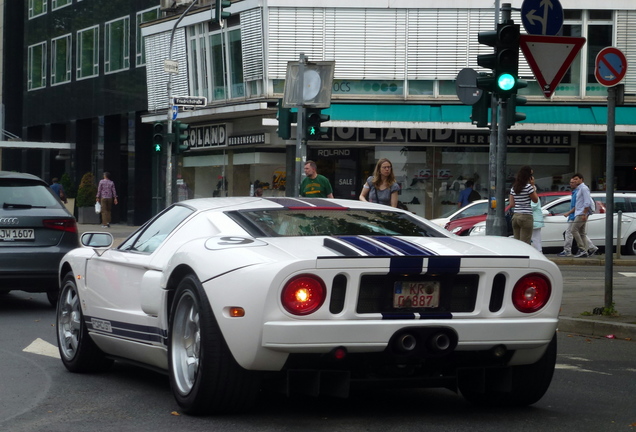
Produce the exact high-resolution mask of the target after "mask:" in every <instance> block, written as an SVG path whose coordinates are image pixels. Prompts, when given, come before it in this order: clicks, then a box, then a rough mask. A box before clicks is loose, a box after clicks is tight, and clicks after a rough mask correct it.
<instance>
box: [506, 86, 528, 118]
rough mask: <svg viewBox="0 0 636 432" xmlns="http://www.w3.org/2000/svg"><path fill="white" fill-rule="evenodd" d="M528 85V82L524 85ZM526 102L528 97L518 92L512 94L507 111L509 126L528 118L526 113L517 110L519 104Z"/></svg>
mask: <svg viewBox="0 0 636 432" xmlns="http://www.w3.org/2000/svg"><path fill="white" fill-rule="evenodd" d="M524 83H525V81H524ZM526 86H527V84H526V85H525V86H523V87H526ZM526 102H528V99H526V98H525V97H523V96H519V95H517V94H513V95H512V96H510V99H508V108H507V109H508V112H507V124H508V126H512V125H513V124H515V123H516V122H520V121H524V120H525V119H526V114H525V113H518V112H517V107H518V106H519V105H525V104H526Z"/></svg>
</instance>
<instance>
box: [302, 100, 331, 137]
mask: <svg viewBox="0 0 636 432" xmlns="http://www.w3.org/2000/svg"><path fill="white" fill-rule="evenodd" d="M329 118H330V116H328V115H327V114H322V110H321V109H320V108H307V109H306V111H305V126H306V127H305V131H306V133H305V138H306V139H319V138H320V137H321V136H322V135H323V134H326V133H327V132H328V131H329V128H326V127H321V123H323V122H326V121H329Z"/></svg>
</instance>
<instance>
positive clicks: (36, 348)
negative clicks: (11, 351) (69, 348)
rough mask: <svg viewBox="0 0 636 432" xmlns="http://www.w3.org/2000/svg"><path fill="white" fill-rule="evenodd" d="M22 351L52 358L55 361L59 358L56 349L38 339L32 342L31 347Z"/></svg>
mask: <svg viewBox="0 0 636 432" xmlns="http://www.w3.org/2000/svg"><path fill="white" fill-rule="evenodd" d="M22 351H24V352H28V353H33V354H39V355H43V356H48V357H54V358H57V359H59V358H60V352H59V351H58V349H57V347H56V346H55V345H52V344H50V343H48V342H46V341H44V340H42V339H40V338H37V339H36V340H34V341H33V342H32V343H31V345H29V346H28V347H26V348H25V349H23V350H22Z"/></svg>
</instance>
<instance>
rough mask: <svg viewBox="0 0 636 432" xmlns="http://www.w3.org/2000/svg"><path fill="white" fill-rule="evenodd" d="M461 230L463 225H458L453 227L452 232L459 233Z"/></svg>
mask: <svg viewBox="0 0 636 432" xmlns="http://www.w3.org/2000/svg"><path fill="white" fill-rule="evenodd" d="M461 230H462V227H460V226H458V227H455V228H453V229H452V230H451V232H452V233H453V234H457V233H458V232H460V231H461Z"/></svg>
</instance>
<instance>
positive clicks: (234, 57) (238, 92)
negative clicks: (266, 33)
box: [228, 30, 245, 98]
mask: <svg viewBox="0 0 636 432" xmlns="http://www.w3.org/2000/svg"><path fill="white" fill-rule="evenodd" d="M228 48H229V49H228V51H229V52H228V56H229V59H230V74H229V75H230V85H231V88H232V92H231V97H233V98H236V97H244V96H245V88H244V84H243V54H242V48H241V31H240V30H233V31H231V32H229V47H228Z"/></svg>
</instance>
